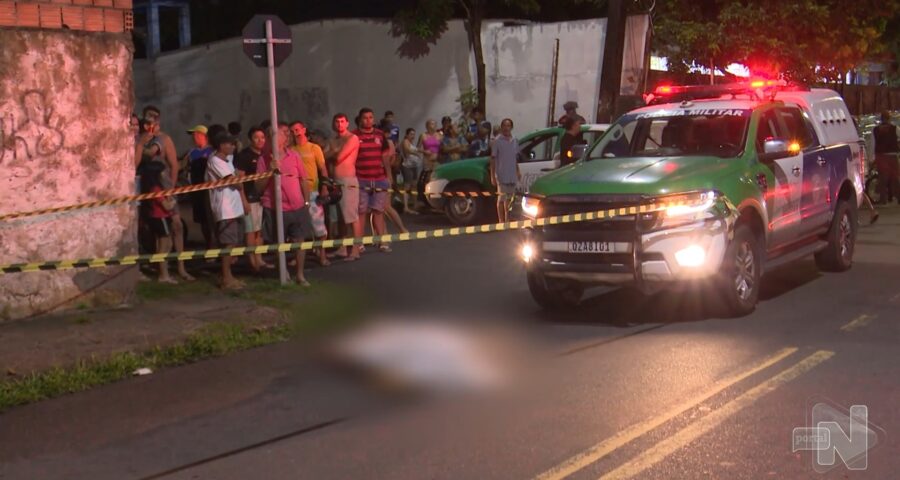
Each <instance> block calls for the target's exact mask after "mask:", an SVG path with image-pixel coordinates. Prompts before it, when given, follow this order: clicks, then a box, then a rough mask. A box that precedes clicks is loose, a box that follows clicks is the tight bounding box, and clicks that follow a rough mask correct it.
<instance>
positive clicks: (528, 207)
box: [522, 196, 541, 218]
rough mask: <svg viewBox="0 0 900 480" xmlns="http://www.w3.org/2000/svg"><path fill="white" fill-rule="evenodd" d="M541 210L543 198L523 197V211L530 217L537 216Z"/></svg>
mask: <svg viewBox="0 0 900 480" xmlns="http://www.w3.org/2000/svg"><path fill="white" fill-rule="evenodd" d="M540 211H541V199H540V198H535V197H529V196H525V197H522V213H524V214H525V216H526V217H528V218H537V217H538V214H539V213H540Z"/></svg>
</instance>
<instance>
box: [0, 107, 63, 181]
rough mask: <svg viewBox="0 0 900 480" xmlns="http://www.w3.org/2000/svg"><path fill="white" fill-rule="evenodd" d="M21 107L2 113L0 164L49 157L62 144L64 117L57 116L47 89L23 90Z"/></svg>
mask: <svg viewBox="0 0 900 480" xmlns="http://www.w3.org/2000/svg"><path fill="white" fill-rule="evenodd" d="M18 110H19V111H18V112H9V113H6V114H4V115H2V116H0V165H2V164H4V163H7V162H10V161H19V162H21V161H26V160H35V159H39V158H41V157H47V156H50V155H53V154H55V153H56V152H58V151H59V150H60V149H61V148H62V147H63V144H64V143H65V135H64V134H63V131H62V127H63V125H62V121H63V120H62V118H60V117H59V116H57V115H54V112H53V107H51V106H49V105H48V103H47V98H46V95H45V94H44V92H41V91H40V90H28V91H26V92H25V93H23V94H22V96H21V97H20V101H19V104H18Z"/></svg>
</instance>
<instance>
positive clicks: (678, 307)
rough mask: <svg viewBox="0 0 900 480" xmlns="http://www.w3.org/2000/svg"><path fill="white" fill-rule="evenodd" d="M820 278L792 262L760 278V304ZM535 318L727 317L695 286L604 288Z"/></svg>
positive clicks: (809, 265)
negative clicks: (564, 308)
mask: <svg viewBox="0 0 900 480" xmlns="http://www.w3.org/2000/svg"><path fill="white" fill-rule="evenodd" d="M821 276H822V274H821V273H820V272H819V270H818V269H817V268H816V265H815V263H813V262H812V261H803V262H795V263H792V264H789V265H786V266H784V267H782V268H779V269H777V270H773V271H772V272H769V273H768V274H766V275H765V276H764V277H763V280H762V285H761V287H760V297H759V298H760V301H768V300H774V299H776V298H778V297H781V296H782V295H785V294H787V293H788V292H791V291H793V290H795V289H797V288H800V287H802V286H804V285H807V284H809V283H811V282H813V281H815V280H817V279H818V278H820V277H821ZM538 318H539V319H540V320H542V321H546V322H550V323H558V324H570V325H604V326H615V327H622V328H627V327H633V326H635V325H648V324H659V323H662V324H671V323H685V322H698V321H703V320H713V319H716V320H720V319H729V318H730V315H729V314H728V313H727V309H726V307H725V305H724V303H723V302H722V301H721V300H720V298H718V297H717V296H716V294H715V293H714V291H713V290H711V289H708V288H706V289H704V288H701V287H699V286H695V287H691V288H682V289H679V290H673V291H663V292H659V293H655V294H651V295H644V294H642V293H641V292H640V291H638V290H636V289H632V288H621V289H614V290H608V289H604V290H602V291H601V292H600V293H599V294H594V295H593V296H589V297H587V298H585V300H583V301H582V303H581V305H580V306H579V307H578V308H576V309H573V310H571V311H567V312H547V311H541V312H539V313H538Z"/></svg>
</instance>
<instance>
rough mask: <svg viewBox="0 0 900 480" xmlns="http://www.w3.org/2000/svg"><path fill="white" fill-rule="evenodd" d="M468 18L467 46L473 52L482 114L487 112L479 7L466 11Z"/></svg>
mask: <svg viewBox="0 0 900 480" xmlns="http://www.w3.org/2000/svg"><path fill="white" fill-rule="evenodd" d="M467 13H468V16H469V19H468V20H469V21H468V22H467V23H468V27H469V28H468V30H469V45H471V46H472V51H473V52H475V76H476V77H477V78H476V82H477V88H478V106H479V107H480V108H481V111H482V112H487V75H486V73H485V66H484V47H483V46H482V45H481V21H482V12H481V7H480V5H478V2H476V4H475V5H474V6H473V7H472V8H470V9H468V11H467Z"/></svg>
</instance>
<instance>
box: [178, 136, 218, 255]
mask: <svg viewBox="0 0 900 480" xmlns="http://www.w3.org/2000/svg"><path fill="white" fill-rule="evenodd" d="M208 131H209V130H208V129H207V128H206V125H195V126H194V127H192V128H189V129H188V130H187V133H188V135H191V137H192V138H193V139H194V148H192V149H191V150H190V151H189V152H188V153H187V154H186V155H185V156H184V158H183V159H181V164H182V165H186V166H187V170H188V172H189V175H190V183H191V185H196V184H198V183H203V182H205V181H206V164H207V162H208V161H209V157H210V155H212V152H213V149H212V147H210V146H209V137H208V136H207V133H208ZM190 195H191V206H192V208H193V211H194V222H196V223H198V224H199V225H200V229H201V230H202V231H203V239H204V240H205V241H206V248H213V246H214V245H213V236H212V223H211V222H210V215H209V195H207V194H206V192H204V191H202V190H201V191H199V192H192V193H191V194H190Z"/></svg>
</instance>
